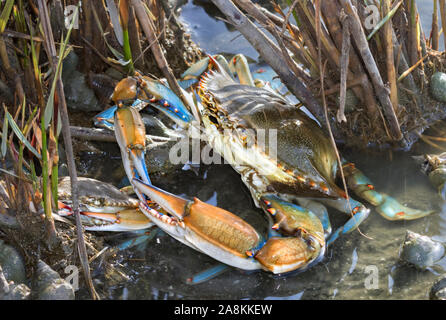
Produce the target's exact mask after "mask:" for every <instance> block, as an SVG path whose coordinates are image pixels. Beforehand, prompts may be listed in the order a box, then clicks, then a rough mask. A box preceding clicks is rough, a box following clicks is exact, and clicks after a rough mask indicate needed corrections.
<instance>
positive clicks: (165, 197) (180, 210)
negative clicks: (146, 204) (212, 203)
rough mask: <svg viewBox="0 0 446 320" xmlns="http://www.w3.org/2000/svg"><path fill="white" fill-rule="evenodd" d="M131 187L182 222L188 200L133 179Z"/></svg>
mask: <svg viewBox="0 0 446 320" xmlns="http://www.w3.org/2000/svg"><path fill="white" fill-rule="evenodd" d="M132 182H133V185H134V186H135V188H136V189H137V190H138V191H139V192H142V193H144V194H145V195H147V196H148V197H149V198H150V199H151V200H152V201H154V202H156V203H157V204H158V205H160V206H161V207H162V208H163V209H164V210H166V211H167V212H169V213H170V214H171V215H174V216H175V217H176V218H177V219H179V220H183V218H184V216H185V212H186V209H187V206H188V204H189V201H188V200H185V199H183V198H181V197H178V196H176V195H174V194H171V193H169V192H167V191H164V190H162V189H160V188H157V187H155V186H153V185H151V184H147V183H144V182H143V181H141V180H139V179H133V181H132Z"/></svg>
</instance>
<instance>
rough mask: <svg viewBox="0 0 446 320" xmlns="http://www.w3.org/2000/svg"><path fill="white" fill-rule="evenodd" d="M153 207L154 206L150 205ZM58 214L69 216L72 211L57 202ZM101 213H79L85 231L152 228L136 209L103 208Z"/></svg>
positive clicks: (148, 220)
mask: <svg viewBox="0 0 446 320" xmlns="http://www.w3.org/2000/svg"><path fill="white" fill-rule="evenodd" d="M152 206H154V204H152ZM58 207H59V209H58V214H59V215H60V216H71V215H72V214H73V210H72V208H71V207H70V206H68V205H66V204H65V203H63V202H61V201H59V202H58ZM102 209H103V211H101V212H99V211H98V212H92V211H80V212H79V213H80V214H81V218H82V221H83V224H84V226H85V229H86V230H88V231H135V230H142V229H147V228H150V227H151V226H153V222H152V221H151V220H150V219H149V218H147V217H146V216H145V215H144V214H143V213H142V212H141V211H140V210H139V209H138V208H128V209H120V208H118V207H114V208H113V207H109V208H107V207H104V208H102Z"/></svg>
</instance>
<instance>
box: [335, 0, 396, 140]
mask: <svg viewBox="0 0 446 320" xmlns="http://www.w3.org/2000/svg"><path fill="white" fill-rule="evenodd" d="M340 2H341V4H342V5H343V7H344V9H345V11H346V13H347V14H349V15H350V16H351V17H352V20H351V27H352V28H351V32H352V36H353V39H354V41H355V43H356V47H357V48H358V50H359V52H360V55H361V57H362V60H363V61H364V65H365V66H366V68H367V71H368V72H369V75H370V78H371V80H372V83H373V86H374V88H375V92H376V94H377V97H378V99H379V101H380V102H381V105H382V107H383V111H384V114H385V116H386V119H387V121H388V123H389V130H390V133H391V136H392V139H393V140H395V141H400V140H401V139H402V138H403V134H402V133H401V130H400V125H399V122H398V119H397V117H396V114H395V112H394V110H393V106H392V102H391V101H390V96H389V91H388V89H387V88H386V87H385V86H384V83H383V80H382V78H381V75H380V73H379V69H378V66H377V65H376V62H375V59H374V57H373V54H372V53H371V51H370V48H369V44H368V41H367V38H366V36H365V34H364V30H363V29H362V25H361V21H360V19H359V16H358V14H357V12H356V10H354V9H353V6H352V4H351V2H350V0H340Z"/></svg>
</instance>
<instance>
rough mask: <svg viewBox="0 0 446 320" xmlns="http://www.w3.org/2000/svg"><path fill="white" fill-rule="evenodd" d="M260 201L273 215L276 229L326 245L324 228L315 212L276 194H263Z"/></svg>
mask: <svg viewBox="0 0 446 320" xmlns="http://www.w3.org/2000/svg"><path fill="white" fill-rule="evenodd" d="M260 203H261V206H262V208H263V209H264V210H265V211H266V212H267V213H269V214H270V215H271V216H273V218H274V221H275V222H276V223H275V225H274V226H273V228H274V229H275V230H280V231H281V232H282V233H284V234H286V235H290V236H294V237H299V236H300V237H304V239H305V240H306V241H308V242H319V243H320V245H321V246H324V244H325V236H324V228H323V226H322V223H321V221H320V220H319V218H318V217H317V216H316V215H315V214H314V213H312V212H311V211H309V210H307V209H305V208H302V207H300V206H298V205H296V204H293V203H290V202H287V201H284V200H282V199H280V198H279V197H277V196H274V195H265V196H262V197H261V199H260Z"/></svg>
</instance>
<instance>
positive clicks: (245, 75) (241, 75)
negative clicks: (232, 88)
mask: <svg viewBox="0 0 446 320" xmlns="http://www.w3.org/2000/svg"><path fill="white" fill-rule="evenodd" d="M229 67H230V68H231V70H232V71H233V72H235V73H237V76H238V79H239V82H240V84H246V85H248V86H252V87H255V83H254V79H253V78H252V75H251V71H250V70H249V65H248V60H246V57H245V56H244V55H243V54H237V55H235V56H234V57H233V58H232V59H231V62H230V64H229Z"/></svg>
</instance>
